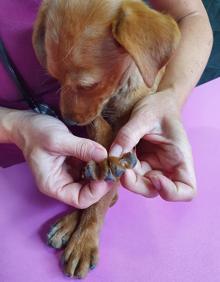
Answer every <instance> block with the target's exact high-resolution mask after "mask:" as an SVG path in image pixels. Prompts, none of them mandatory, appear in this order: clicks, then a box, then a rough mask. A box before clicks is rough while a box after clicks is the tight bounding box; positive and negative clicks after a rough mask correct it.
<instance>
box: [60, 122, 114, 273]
mask: <svg viewBox="0 0 220 282" xmlns="http://www.w3.org/2000/svg"><path fill="white" fill-rule="evenodd" d="M88 133H89V137H90V138H91V139H93V140H94V141H96V142H99V143H100V144H102V145H103V146H104V147H105V148H107V149H108V148H109V146H110V144H111V142H112V138H113V135H112V129H111V127H110V125H109V124H108V123H107V122H106V121H105V120H104V119H102V118H101V117H99V118H97V119H96V120H95V121H94V122H93V124H92V125H91V126H90V127H89V128H88ZM117 186H118V183H117V182H116V183H114V184H112V187H111V190H110V191H109V192H108V193H107V194H106V195H105V196H104V197H103V198H102V199H101V200H100V201H99V202H98V203H96V204H94V205H92V206H91V207H89V208H87V209H85V210H82V211H81V217H80V221H79V223H78V226H77V229H76V230H75V231H74V233H73V234H72V236H71V239H70V241H69V242H68V245H67V247H66V249H65V251H64V254H63V264H64V271H65V274H66V275H67V276H70V277H76V278H83V277H85V276H86V274H87V273H88V271H89V269H93V268H94V267H95V266H96V264H97V262H98V247H99V232H100V230H101V226H102V224H103V221H104V216H105V213H106V212H107V210H108V208H109V206H110V205H112V203H114V201H115V199H116V194H117Z"/></svg>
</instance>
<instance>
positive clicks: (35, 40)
mask: <svg viewBox="0 0 220 282" xmlns="http://www.w3.org/2000/svg"><path fill="white" fill-rule="evenodd" d="M47 10H48V1H47V0H46V1H44V2H43V3H42V5H41V7H40V9H39V11H38V15H37V19H36V21H35V23H34V30H33V35H32V44H33V47H34V51H35V54H36V56H37V58H38V60H39V62H40V63H41V65H43V66H46V51H45V25H46V16H47Z"/></svg>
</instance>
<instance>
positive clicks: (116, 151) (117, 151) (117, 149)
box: [109, 144, 122, 158]
mask: <svg viewBox="0 0 220 282" xmlns="http://www.w3.org/2000/svg"><path fill="white" fill-rule="evenodd" d="M121 154H122V147H121V146H120V145H118V144H116V145H114V146H113V147H112V148H111V150H110V152H109V156H111V157H117V158H119V157H120V156H121Z"/></svg>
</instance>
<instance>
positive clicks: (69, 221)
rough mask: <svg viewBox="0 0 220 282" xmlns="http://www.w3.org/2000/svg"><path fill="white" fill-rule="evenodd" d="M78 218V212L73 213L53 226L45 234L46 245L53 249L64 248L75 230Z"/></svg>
mask: <svg viewBox="0 0 220 282" xmlns="http://www.w3.org/2000/svg"><path fill="white" fill-rule="evenodd" d="M79 218H80V211H75V212H73V213H71V214H68V215H66V216H64V217H63V218H61V219H60V220H59V221H58V222H57V223H55V224H53V225H52V226H51V228H50V231H49V232H48V234H47V244H48V245H49V246H51V247H53V248H54V249H61V248H63V247H65V246H66V245H67V243H68V241H69V239H70V237H71V235H72V233H73V231H74V230H75V228H76V226H77V224H78V221H79Z"/></svg>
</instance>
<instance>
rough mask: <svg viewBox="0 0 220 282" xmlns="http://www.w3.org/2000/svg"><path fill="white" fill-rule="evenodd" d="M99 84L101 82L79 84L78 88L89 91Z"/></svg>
mask: <svg viewBox="0 0 220 282" xmlns="http://www.w3.org/2000/svg"><path fill="white" fill-rule="evenodd" d="M98 85H99V82H96V83H93V84H90V85H82V84H81V85H78V86H77V90H78V91H89V90H93V89H95V88H96V87H97V86H98Z"/></svg>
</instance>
